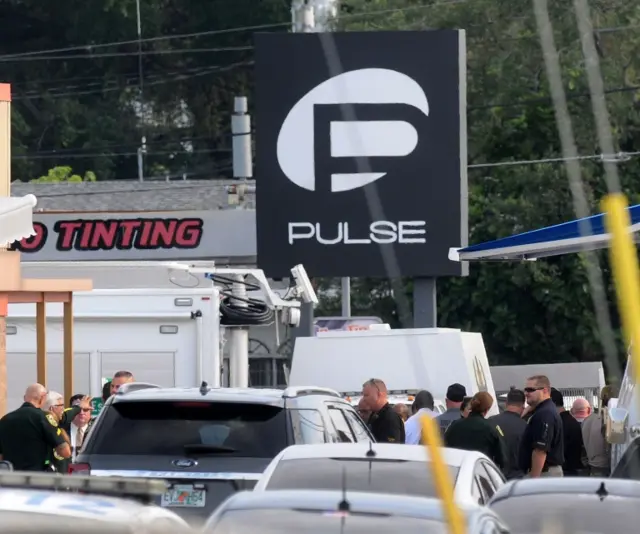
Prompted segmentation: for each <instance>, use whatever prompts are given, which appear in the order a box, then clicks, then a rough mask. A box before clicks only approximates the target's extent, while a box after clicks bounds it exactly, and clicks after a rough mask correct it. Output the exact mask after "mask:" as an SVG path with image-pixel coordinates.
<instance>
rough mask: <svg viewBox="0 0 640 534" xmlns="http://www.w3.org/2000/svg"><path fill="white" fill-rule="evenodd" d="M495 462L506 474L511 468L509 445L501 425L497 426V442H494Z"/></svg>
mask: <svg viewBox="0 0 640 534" xmlns="http://www.w3.org/2000/svg"><path fill="white" fill-rule="evenodd" d="M493 456H494V462H495V463H496V465H497V466H498V467H499V468H500V469H502V471H503V472H506V470H507V467H509V456H508V454H507V445H506V444H505V442H504V432H503V431H502V429H501V428H500V425H496V426H495V442H494V451H493Z"/></svg>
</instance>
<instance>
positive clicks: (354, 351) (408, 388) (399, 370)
mask: <svg viewBox="0 0 640 534" xmlns="http://www.w3.org/2000/svg"><path fill="white" fill-rule="evenodd" d="M370 378H380V379H382V380H384V382H385V384H386V386H387V389H388V390H390V391H394V392H401V391H404V392H415V391H419V390H422V389H426V390H429V391H430V392H431V394H432V395H433V396H434V397H435V398H436V399H440V400H444V398H445V394H446V391H447V387H448V386H449V385H450V384H453V383H456V382H457V383H460V384H462V385H464V386H465V388H466V389H467V394H468V395H470V396H471V395H474V394H475V393H477V392H478V391H487V392H489V393H490V394H491V395H492V396H493V398H494V399H495V398H496V393H495V389H494V386H493V380H492V378H491V372H490V370H489V361H488V359H487V352H486V350H485V347H484V342H483V341H482V335H481V334H478V333H472V332H462V331H461V330H457V329H452V328H416V329H398V330H384V329H378V328H374V329H371V330H360V331H351V332H349V331H333V332H318V334H317V335H316V336H315V337H308V338H298V339H297V340H296V345H295V349H294V352H293V363H292V367H291V373H290V376H289V385H291V386H299V385H305V384H314V385H317V386H322V387H328V388H332V389H335V390H336V391H339V392H341V393H343V394H344V395H345V396H351V395H353V396H356V395H358V394H359V392H360V391H361V390H362V384H363V383H364V382H366V381H367V380H368V379H370ZM498 412H499V410H498V404H497V402H495V403H494V404H493V406H492V408H491V411H490V415H495V414H497V413H498Z"/></svg>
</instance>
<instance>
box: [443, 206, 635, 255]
mask: <svg viewBox="0 0 640 534" xmlns="http://www.w3.org/2000/svg"><path fill="white" fill-rule="evenodd" d="M627 209H628V211H629V217H630V219H631V227H630V231H631V232H632V233H634V234H635V233H636V232H640V204H638V205H636V206H631V207H629V208H627ZM604 222H605V220H604V214H603V213H600V214H598V215H592V216H591V217H585V218H584V219H576V220H574V221H569V222H565V223H562V224H556V225H554V226H547V227H546V228H540V229H539V230H533V231H531V232H524V233H522V234H516V235H512V236H510V237H505V238H502V239H497V240H495V241H487V242H485V243H479V244H477V245H472V246H470V247H465V248H452V249H449V259H450V260H451V261H523V260H529V261H534V260H536V259H537V258H544V257H548V256H559V255H561V254H570V253H573V252H582V251H585V250H596V249H601V248H607V247H608V246H609V241H610V239H611V236H610V235H609V234H608V233H607V232H606V230H605V226H604ZM585 229H586V230H587V231H585Z"/></svg>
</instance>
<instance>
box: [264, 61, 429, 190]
mask: <svg viewBox="0 0 640 534" xmlns="http://www.w3.org/2000/svg"><path fill="white" fill-rule="evenodd" d="M341 104H354V105H355V106H356V109H363V110H368V111H372V110H374V109H376V108H379V109H378V111H380V112H382V114H383V115H385V117H384V118H382V119H380V120H358V121H355V122H353V121H351V122H349V121H345V120H344V117H343V115H342V112H341V111H340V109H339V106H340V105H341ZM385 105H386V106H385ZM408 106H409V107H411V109H412V112H414V111H417V112H419V114H420V115H422V116H423V117H424V116H428V115H429V103H428V102H427V97H426V95H425V94H424V91H423V90H422V88H421V87H420V85H418V83H417V82H416V81H415V80H413V79H411V78H410V77H408V76H407V75H405V74H402V73H399V72H396V71H394V70H389V69H360V70H354V71H350V72H345V73H343V74H340V75H338V76H335V77H333V78H330V79H329V80H326V81H324V82H323V83H321V84H320V85H318V86H317V87H315V88H313V89H312V90H311V91H309V92H308V93H307V94H306V95H305V96H304V97H302V98H301V99H300V100H299V101H298V102H297V103H296V104H295V105H294V106H293V108H292V109H291V111H289V114H288V115H287V117H286V118H285V120H284V123H283V124H282V128H281V129H280V133H279V135H278V143H277V157H278V163H279V164H280V168H281V169H282V172H283V173H284V174H285V176H286V177H287V178H288V179H289V180H291V181H292V182H293V183H295V184H296V185H298V186H299V187H302V188H303V189H307V190H308V191H316V190H317V189H319V188H323V185H325V184H324V177H325V176H326V177H327V181H328V182H329V183H327V184H326V187H325V188H326V189H327V190H329V191H331V192H340V191H350V190H352V189H357V188H358V187H363V186H365V185H367V184H369V183H371V182H374V181H375V180H378V179H380V178H382V177H383V176H385V175H386V174H387V173H386V172H382V171H381V172H367V173H359V172H356V169H353V168H351V167H353V162H354V161H356V160H355V159H354V158H381V161H384V158H398V157H405V156H408V155H409V154H411V153H412V152H413V151H414V150H415V148H416V146H417V145H418V132H417V131H416V128H415V127H414V125H413V124H412V123H411V122H409V120H405V116H406V115H407V113H406V109H405V110H404V112H403V108H407V107H408ZM319 114H320V115H321V116H322V119H320V120H319V119H318V116H319ZM406 118H407V119H408V118H409V117H408V116H407V117H406ZM317 134H319V135H317ZM325 145H327V150H326V151H325V150H323V149H322V148H320V149H319V147H323V146H325ZM325 152H326V154H325ZM341 158H342V161H341V160H340V159H341ZM345 158H347V159H345ZM341 167H342V168H341Z"/></svg>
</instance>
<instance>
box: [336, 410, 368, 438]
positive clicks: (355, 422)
mask: <svg viewBox="0 0 640 534" xmlns="http://www.w3.org/2000/svg"><path fill="white" fill-rule="evenodd" d="M341 411H342V413H344V416H345V417H346V418H347V421H348V422H349V425H350V426H351V430H353V433H354V434H355V436H356V441H371V436H370V435H369V432H367V427H366V426H365V425H364V423H363V422H362V419H360V418H359V417H358V416H357V415H356V413H355V412H354V411H351V410H341Z"/></svg>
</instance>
